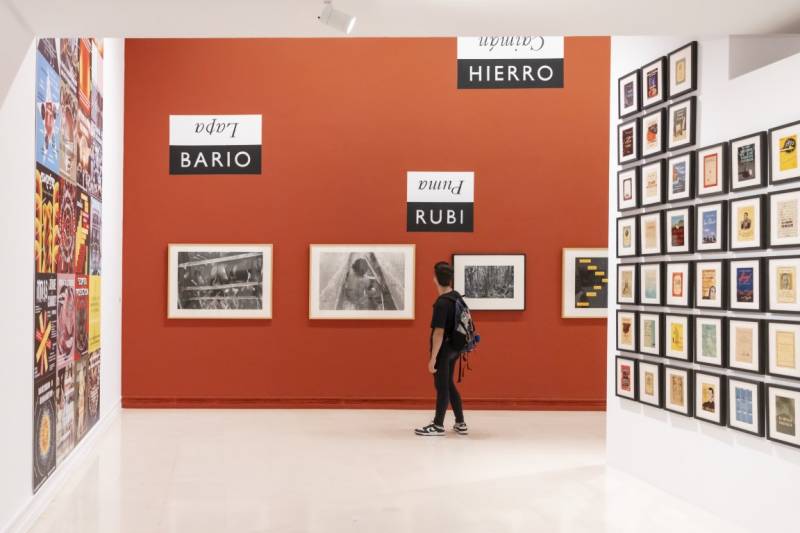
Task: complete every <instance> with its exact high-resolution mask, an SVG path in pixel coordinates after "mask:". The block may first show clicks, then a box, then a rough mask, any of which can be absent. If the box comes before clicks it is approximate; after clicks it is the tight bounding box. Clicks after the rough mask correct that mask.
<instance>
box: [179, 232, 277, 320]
mask: <svg viewBox="0 0 800 533" xmlns="http://www.w3.org/2000/svg"><path fill="white" fill-rule="evenodd" d="M167 256H168V261H167V279H168V283H167V318H170V319H174V318H177V319H181V318H183V319H270V318H272V245H271V244H170V245H169V249H168V252H167Z"/></svg>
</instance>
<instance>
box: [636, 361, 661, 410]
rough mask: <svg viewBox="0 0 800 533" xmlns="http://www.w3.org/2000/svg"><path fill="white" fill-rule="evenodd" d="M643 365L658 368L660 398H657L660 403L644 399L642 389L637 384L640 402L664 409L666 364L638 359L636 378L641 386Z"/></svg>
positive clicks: (657, 378)
mask: <svg viewBox="0 0 800 533" xmlns="http://www.w3.org/2000/svg"><path fill="white" fill-rule="evenodd" d="M642 365H648V366H654V367H656V368H657V372H658V375H657V377H656V380H657V381H658V400H657V401H658V403H652V402H648V401H646V400H644V399H643V394H642V390H641V389H640V388H639V387H638V386H637V387H636V393H637V394H638V396H639V398H638V401H639V403H642V404H644V405H648V406H650V407H656V408H658V409H663V408H664V365H663V364H662V363H654V362H652V361H644V360H640V361H637V365H636V367H637V368H636V379H637V380H638V382H639V383H638V384H639V385H640V386H641V384H642V380H641V379H640V377H641V376H640V374H641V368H642Z"/></svg>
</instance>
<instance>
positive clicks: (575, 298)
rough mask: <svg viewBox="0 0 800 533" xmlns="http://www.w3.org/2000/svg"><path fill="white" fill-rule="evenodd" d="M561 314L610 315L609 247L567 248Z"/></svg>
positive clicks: (572, 315) (564, 258)
mask: <svg viewBox="0 0 800 533" xmlns="http://www.w3.org/2000/svg"><path fill="white" fill-rule="evenodd" d="M561 276H562V280H561V318H603V317H606V316H608V249H607V248H564V250H563V251H562V262H561Z"/></svg>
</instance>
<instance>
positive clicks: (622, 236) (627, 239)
mask: <svg viewBox="0 0 800 533" xmlns="http://www.w3.org/2000/svg"><path fill="white" fill-rule="evenodd" d="M638 226H639V217H637V216H632V217H622V218H618V219H617V257H635V256H636V254H637V252H638V249H637V245H638V243H639V239H638V237H637V233H638Z"/></svg>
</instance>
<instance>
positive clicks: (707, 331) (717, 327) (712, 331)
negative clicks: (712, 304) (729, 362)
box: [694, 316, 728, 367]
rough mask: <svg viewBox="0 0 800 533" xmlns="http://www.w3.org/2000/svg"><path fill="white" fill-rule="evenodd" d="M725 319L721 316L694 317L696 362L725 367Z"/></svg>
mask: <svg viewBox="0 0 800 533" xmlns="http://www.w3.org/2000/svg"><path fill="white" fill-rule="evenodd" d="M726 340H728V338H727V336H726V334H725V319H724V318H723V317H719V316H695V317H694V361H695V363H701V364H704V365H711V366H719V367H723V366H725V352H726V346H725V341H726Z"/></svg>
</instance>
